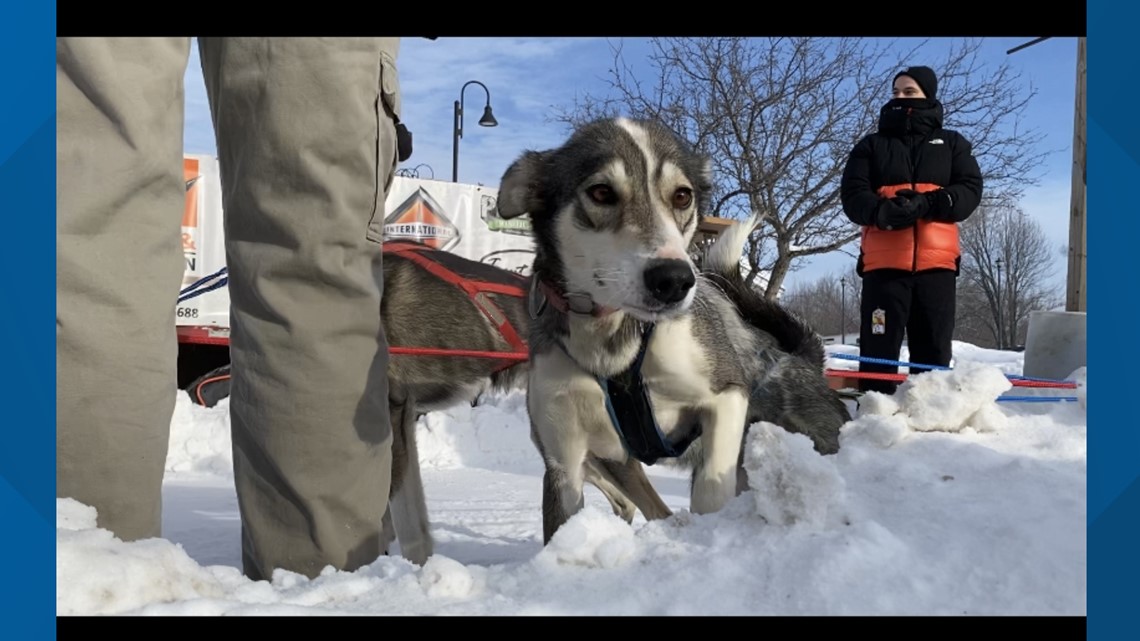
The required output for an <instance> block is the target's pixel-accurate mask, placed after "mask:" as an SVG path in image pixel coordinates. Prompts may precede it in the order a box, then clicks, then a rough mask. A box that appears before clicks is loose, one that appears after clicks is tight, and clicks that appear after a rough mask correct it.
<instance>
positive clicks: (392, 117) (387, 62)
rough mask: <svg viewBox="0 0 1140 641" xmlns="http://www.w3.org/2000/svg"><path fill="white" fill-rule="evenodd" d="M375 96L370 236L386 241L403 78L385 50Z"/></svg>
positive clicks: (382, 53)
mask: <svg viewBox="0 0 1140 641" xmlns="http://www.w3.org/2000/svg"><path fill="white" fill-rule="evenodd" d="M377 90H378V91H377V98H376V185H377V189H376V200H375V202H374V203H373V209H372V217H371V218H370V219H369V220H368V231H367V233H366V236H367V238H368V240H370V241H372V242H375V243H382V242H384V219H385V218H386V217H387V206H386V201H387V197H388V191H389V190H390V189H391V188H392V179H393V177H394V176H395V171H396V165H397V163H398V162H399V157H398V156H399V155H398V151H397V140H396V122H397V121H398V120H399V118H400V107H401V105H400V79H399V74H398V72H397V69H396V61H395V60H394V59H393V58H392V57H391V56H390V55H388V53H386V52H381V53H380V82H379V85H378V87H377Z"/></svg>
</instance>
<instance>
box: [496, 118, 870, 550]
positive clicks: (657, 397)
mask: <svg viewBox="0 0 1140 641" xmlns="http://www.w3.org/2000/svg"><path fill="white" fill-rule="evenodd" d="M711 188H712V175H711V163H710V162H709V160H708V159H707V158H706V157H704V156H702V155H701V154H699V153H698V152H697V151H695V150H694V149H693V148H691V147H690V146H689V145H688V144H686V143H685V142H684V141H683V140H681V139H680V138H679V137H678V136H676V135H675V134H674V133H673V132H672V131H670V130H669V129H667V128H666V127H664V126H663V125H661V124H659V123H657V122H654V121H634V120H629V119H624V118H614V119H603V120H598V121H595V122H592V123H589V124H587V125H585V126H583V127H581V128H579V129H578V130H576V131H575V132H574V133H573V134H572V135H571V137H570V138H569V139H568V140H567V141H566V142H565V143H564V144H563V145H562V146H561V147H558V148H556V149H550V150H547V151H542V152H538V151H527V152H525V153H524V154H522V155H521V156H520V157H519V158H518V159H517V160H516V161H515V162H514V163H513V164H512V165H511V166H510V167H509V168H508V169H507V171H506V173H505V174H504V176H503V179H502V183H501V185H500V189H499V201H498V207H499V214H500V215H501V216H503V217H504V218H510V217H513V216H518V215H522V214H524V213H526V214H529V215H530V218H531V221H532V224H533V228H534V234H535V243H536V248H535V249H536V255H535V261H534V265H533V272H534V275H535V277H536V278H539V279H541V280H542V281H543V282H545V284H546V286H547V288H546V289H540V290H539V291H543V292H546V294H545V295H544V296H539V300H536V301H535V303H534V304H535V307H536V308H537V309H539V310H540V313H539V314H538V316H537V318H536V319H534V320H533V322H532V325H531V329H530V336H529V346H530V354H531V360H530V368H529V371H528V385H527V389H528V393H527V410H528V415H529V418H530V423H531V431H532V439H533V441H534V443H535V445H536V447H537V448H538V450H539V452H540V454H541V455H542V457H543V460H544V462H545V465H546V472H545V474H544V477H543V537H544V542H549V540H550V538H551V536H553V534H554V532H555V531H556V530H557V529H558V527H559V526H561V525H562V524H563V523H564V522H565V521H566V520H567V519H568V518H570V516H572V515H573V514H575V513H576V512H578V511H579V510H580V509H581V508H582V506H583V494H582V492H583V483H584V482H585V481H586V475H587V473H588V471H589V467H590V466H589V465H588V464H587V461H588V460H589V459H590V457H594V458H596V459H597V460H602V461H614V462H621V463H628V462H629V461H631V460H633V459H632V458H631V457H630V456H629V455H628V454H627V451H626V449H625V447H624V445H623V442H622V440H621V438H620V437H619V435H618V433H617V431H616V430H615V428H614V426H613V425H612V423H611V420H610V417H609V414H608V412H607V409H606V402H605V398H604V395H603V392H602V389H601V387H600V385H599V383H598V380H597V377H598V376H602V377H611V376H614V375H617V374H619V373H621V372H623V371H624V370H626V369H627V368H629V367H630V366H631V364H632V363H633V361H634V359H635V357H636V355H637V353H638V350H639V347H640V345H641V337H642V331H643V330H644V328H645V327H646V324H647V323H653V324H654V325H655V328H654V332H653V334H652V337H651V339H650V340H649V343H648V346H647V349H646V355H645V359H644V363H643V366H642V376H643V378H644V381H645V384H646V386H647V388H648V390H649V397H650V401H651V404H652V407H653V411H654V415H655V418H656V421H657V423H658V425H659V426H660V428H661V430H662V432H663V433H664V434H665V435H666V437H667V438H668V439H669V440H670V441H671V442H677V441H679V440H681V438H683V437H684V436H685V435H686V434H688V433H689V432H690V431H691V430H694V429H699V430H700V436H699V438H698V439H697V440H696V441H695V442H694V443H693V445H692V446H691V447H690V448H689V450H688V451H687V452H686V453H685V455H684V456H683V457H682V458H681V459H679V460H678V461H676V462H677V463H679V464H682V465H689V466H691V467H692V480H691V494H690V508H691V510H692V511H693V512H695V513H710V512H715V511H718V510H720V509H721V508H722V507H723V506H724V505H725V503H727V502H728V501H729V500H730V499H731V498H733V497H734V496H735V495H736V494H738V493H739V491H740V490H741V489H742V487H741V485H742V481H741V477H740V474H741V473H742V472H741V467H740V455H741V445H742V441H743V438H744V435H745V429H746V427H747V426H748V425H750V424H751V423H752V422H754V421H755V420H761V419H763V420H772V421H773V422H774V423H777V424H780V425H783V426H784V427H785V428H786V429H789V430H793V431H798V432H802V433H804V434H806V435H808V436H809V437H811V438H812V440H813V442H814V443H815V445H816V449H817V450H818V451H820V452H821V453H830V452H834V451H835V450H836V448H837V447H838V431H839V427H840V426H841V425H842V424H843V423H844V422H846V420H849V418H850V417H849V415H848V413H847V410H846V407H845V406H844V405H843V403H842V401H841V400H840V399H839V398H838V397H837V396H836V395H835V394H834V392H832V391H831V390H830V389H828V386H827V384H826V380H825V378H824V373H823V350H822V346H821V345H820V343H819V339H818V337H817V336H816V335H815V334H814V332H812V331H811V330H810V328H807V327H806V326H804V325H803V324H802V323H800V322H798V321H797V320H796V319H795V318H794V317H793V316H791V315H790V314H788V313H787V312H786V311H784V310H783V309H781V308H780V307H779V306H778V305H775V304H773V303H770V302H768V301H767V300H765V299H764V298H763V297H762V296H760V295H759V294H757V293H756V292H755V291H753V290H752V289H751V288H749V287H746V286H744V284H743V280H742V279H741V276H740V267H739V257H740V256H741V252H742V250H743V244H744V242H745V240H746V238H747V236H748V235H749V233H751V231H752V229H753V227H754V226H755V225H754V221H753V222H750V223H749V224H746V225H745V226H743V227H738V228H736V229H734V230H731V231H729V232H727V233H725V234H724V235H722V237H721V238H720V239H718V241H717V243H716V244H715V246H714V247H713V248H712V250H711V251H710V252H709V256H708V259H707V260H706V261H704V262H705V264H704V266H703V267H702V268H701V269H698V268H697V266H696V265H695V264H694V263H693V260H692V259H691V258H690V256H689V251H688V250H689V246H690V243H691V241H692V238H693V235H694V233H695V232H696V230H697V225H698V223H699V220H700V217H701V215H702V214H703V213H704V212H706V211H707V209H708V205H709V198H710V192H711ZM536 296H538V295H537V294H536ZM571 300H573V301H576V304H573V305H571V304H569V301H571ZM562 301H565V302H562ZM582 301H586V303H585V305H583V304H582ZM560 302H561V304H558V303H560ZM626 490H627V491H630V492H634V493H636V492H638V491H639V490H640V488H626ZM630 498H631V500H634V501H635V502H644V501H646V500H648V499H646V497H644V496H635V495H633V494H631V497H630Z"/></svg>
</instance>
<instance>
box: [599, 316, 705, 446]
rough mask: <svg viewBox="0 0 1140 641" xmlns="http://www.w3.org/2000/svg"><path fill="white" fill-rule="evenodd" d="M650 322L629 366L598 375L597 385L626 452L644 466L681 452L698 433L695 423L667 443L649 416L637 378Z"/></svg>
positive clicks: (644, 391)
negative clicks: (675, 439)
mask: <svg viewBox="0 0 1140 641" xmlns="http://www.w3.org/2000/svg"><path fill="white" fill-rule="evenodd" d="M653 328H654V324H653V323H649V324H648V325H647V326H646V328H645V331H644V332H643V333H642V335H641V348H640V349H639V350H638V352H637V358H636V359H634V361H633V364H632V365H630V367H629V369H627V370H625V371H624V372H621V373H620V374H617V375H615V376H612V377H609V378H606V377H604V376H598V377H597V379H598V385H600V386H601V388H602V392H603V393H604V394H605V398H606V411H607V412H608V413H609V415H610V422H611V423H613V426H614V429H616V430H617V433H618V436H619V437H620V438H621V441H622V445H623V446H624V447H625V451H626V453H628V454H629V455H630V456H633V457H634V458H636V459H637V460H639V461H641V462H642V463H644V464H646V465H653V464H654V463H656V462H657V461H658V460H659V459H662V458H676V457H678V456H681V455H682V454H684V453H685V450H687V449H688V448H689V445H691V444H692V442H693V441H695V440H696V439H697V437H699V436H700V435H701V425H700V423H699V422H698V423H697V424H696V425H694V426H693V427H692V429H690V430H688V433H687V434H685V435H683V436H682V437H681V439H680V440H678V441H677V442H676V443H671V442H670V441H669V439H668V438H667V437H666V436H665V434H664V433H663V432H662V431H661V427H660V426H658V424H657V418H656V417H655V416H654V415H653V406H652V404H651V403H650V401H649V390H647V389H646V388H645V381H644V380H643V379H642V377H641V363H642V361H643V360H645V351H646V349H647V348H648V346H649V337H650V335H652V334H653Z"/></svg>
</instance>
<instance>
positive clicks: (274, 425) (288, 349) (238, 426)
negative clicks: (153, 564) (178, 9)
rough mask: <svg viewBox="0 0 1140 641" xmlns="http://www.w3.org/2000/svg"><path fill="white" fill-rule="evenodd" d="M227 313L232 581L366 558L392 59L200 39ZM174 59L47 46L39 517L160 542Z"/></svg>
mask: <svg viewBox="0 0 1140 641" xmlns="http://www.w3.org/2000/svg"><path fill="white" fill-rule="evenodd" d="M199 47H200V51H201V58H202V68H203V72H204V75H205V80H206V87H207V93H208V96H209V101H210V110H211V114H212V117H213V122H214V127H215V132H216V137H217V141H218V159H219V166H220V170H221V174H222V175H221V182H222V191H223V207H224V212H225V238H226V262H227V266H228V269H229V294H230V299H231V304H232V307H231V315H230V321H231V339H230V340H231V344H230V350H231V361H232V365H233V369H232V374H233V379H232V390H231V399H230V419H231V429H232V435H233V456H234V481H235V486H236V489H237V496H238V505H239V508H240V512H241V521H242V564H243V571H244V572H245V574H246V575H247V576H249V577H250V578H253V579H269V578H271V575H272V572H273V570H274V569H277V568H282V569H285V570H290V571H293V572H298V573H301V574H304V575H306V576H309V577H314V576H316V575H317V574H318V573H319V572H320V571H321V570H322V569H323V568H325V567H326V566H330V565H331V566H333V567H334V568H336V569H340V570H346V571H351V570H354V569H356V568H359V567H360V566H363V565H366V564H368V563H371V562H372V561H374V560H375V559H376V558H377V557H378V556H379V555H380V553H381V548H380V532H381V530H380V528H381V518H382V516H383V513H384V510H385V509H386V506H387V497H388V489H389V484H390V468H391V426H390V425H389V419H388V412H387V396H388V390H387V379H386V370H387V357H388V346H387V343H386V341H385V338H384V332H383V328H382V327H381V322H380V298H381V295H382V292H383V284H382V276H383V271H382V269H381V256H382V254H381V246H380V243H381V242H382V231H381V225H382V223H383V218H384V201H385V198H386V196H387V192H388V189H389V187H390V185H391V180H392V175H393V170H394V169H395V165H396V162H397V141H396V123H397V122H398V118H399V113H400V92H399V83H398V79H397V70H396V58H397V51H398V40H397V39H389V38H359V39H355V38H296V39H294V38H219V39H213V38H205V39H202V40H201V41H200V44H199ZM189 52H190V40H189V39H187V38H141V39H136V38H59V39H57V44H56V89H57V109H58V113H57V125H56V127H57V181H58V182H57V211H58V214H57V215H58V221H57V224H58V235H57V274H58V275H57V281H56V288H57V313H56V332H57V333H56V348H57V357H56V368H57V411H58V423H57V428H56V430H57V447H56V485H57V491H56V495H57V496H59V497H72V498H74V499H76V500H78V501H81V502H83V503H85V504H88V505H91V506H93V507H95V508H96V509H97V510H98V523H99V525H100V527H103V528H106V529H108V530H110V531H111V532H113V533H114V534H115V535H116V536H118V537H119V538H121V539H123V540H127V541H129V540H136V539H140V538H146V537H155V536H160V535H161V512H162V500H161V496H162V495H161V492H162V478H163V470H164V467H165V461H166V455H167V445H168V439H169V429H170V421H171V416H172V413H173V409H174V403H175V394H176V393H177V389H176V358H177V341H176V337H175V316H174V314H175V307H176V299H177V297H178V293H179V288H180V284H181V279H182V275H183V257H182V250H181V237H180V235H181V213H182V210H183V203H184V200H185V183H184V180H183V176H182V158H183V142H182V127H183V77H184V73H185V69H186V64H187V62H188V59H189Z"/></svg>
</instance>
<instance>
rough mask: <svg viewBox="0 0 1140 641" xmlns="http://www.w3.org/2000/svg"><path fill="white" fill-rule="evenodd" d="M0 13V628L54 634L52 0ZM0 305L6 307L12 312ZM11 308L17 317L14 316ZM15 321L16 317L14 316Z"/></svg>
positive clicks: (17, 635) (14, 634) (31, 635)
mask: <svg viewBox="0 0 1140 641" xmlns="http://www.w3.org/2000/svg"><path fill="white" fill-rule="evenodd" d="M4 13H5V19H4V20H2V21H0V64H2V66H3V73H2V74H0V78H3V83H4V88H5V89H6V90H8V91H5V92H4V93H3V94H2V95H3V100H0V194H3V203H4V206H3V208H2V209H0V212H2V213H3V216H4V223H5V225H11V226H12V227H11V228H9V230H8V231H7V232H6V233H5V234H4V235H3V237H4V238H5V239H7V241H8V242H6V243H5V244H4V246H3V247H0V273H2V274H4V275H5V277H4V279H3V285H2V287H3V300H4V301H5V302H6V303H15V304H16V305H17V310H18V314H14V315H12V316H9V317H8V319H7V321H8V327H7V330H6V331H5V334H6V340H5V341H4V348H3V349H4V354H5V357H6V358H5V362H6V365H7V366H6V367H3V368H0V390H3V397H4V399H5V400H6V401H7V403H5V405H6V407H5V408H4V414H5V417H4V420H3V422H4V423H5V427H6V429H4V444H3V446H2V447H0V515H3V523H4V525H3V527H0V537H2V540H3V544H4V545H3V549H4V550H5V552H6V554H5V558H4V574H5V575H6V576H8V577H10V579H11V580H9V581H3V582H0V585H2V586H3V587H0V610H2V612H3V614H2V616H3V619H2V620H3V623H2V626H3V630H4V635H3V636H5V637H8V638H13V639H44V638H51V639H54V638H55V605H54V603H55V572H54V568H55V536H54V535H53V534H52V529H53V526H54V523H55V508H54V505H55V500H54V495H55V359H54V357H53V355H54V354H55V342H54V332H53V331H52V330H53V328H54V326H55V323H54V322H53V317H54V315H55V314H54V312H55V293H54V292H55V287H54V283H55V243H54V240H53V239H54V237H55V197H54V196H55V85H54V80H53V79H54V77H55V74H54V69H53V68H54V66H55V64H54V62H55V46H54V38H51V37H50V36H53V35H54V33H55V20H56V11H55V3H54V2H47V3H20V4H12V5H9V6H8V7H7V8H6V9H5V10H4ZM12 311H14V310H12V309H11V308H9V313H10V314H11V313H12ZM15 316H18V317H19V318H18V319H17V318H15ZM15 321H18V322H15Z"/></svg>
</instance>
